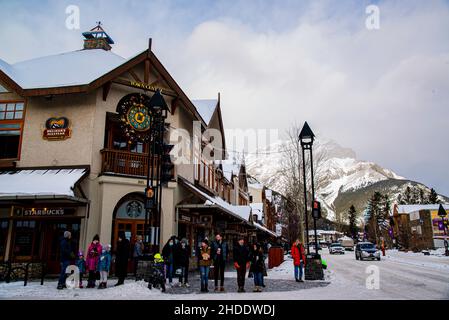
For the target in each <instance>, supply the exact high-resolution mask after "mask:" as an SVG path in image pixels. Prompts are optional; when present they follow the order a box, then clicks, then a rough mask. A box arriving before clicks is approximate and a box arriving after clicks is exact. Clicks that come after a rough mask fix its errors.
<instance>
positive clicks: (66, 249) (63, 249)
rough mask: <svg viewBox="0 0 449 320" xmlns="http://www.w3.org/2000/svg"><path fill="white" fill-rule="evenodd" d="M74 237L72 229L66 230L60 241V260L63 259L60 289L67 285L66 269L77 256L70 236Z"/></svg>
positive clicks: (59, 281) (59, 282)
mask: <svg viewBox="0 0 449 320" xmlns="http://www.w3.org/2000/svg"><path fill="white" fill-rule="evenodd" d="M71 237H72V234H71V233H70V231H65V232H64V237H63V238H62V240H61V242H60V247H59V250H60V261H61V273H60V274H59V280H58V287H57V288H58V289H64V288H65V287H66V285H65V281H66V278H67V274H66V273H65V272H66V269H67V267H68V266H69V265H70V260H73V259H74V258H75V253H74V252H73V249H72V244H71V242H70V238H71Z"/></svg>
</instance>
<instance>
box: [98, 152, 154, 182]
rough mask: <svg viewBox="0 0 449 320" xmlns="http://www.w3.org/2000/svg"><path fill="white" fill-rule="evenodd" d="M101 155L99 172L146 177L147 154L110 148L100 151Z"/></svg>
mask: <svg viewBox="0 0 449 320" xmlns="http://www.w3.org/2000/svg"><path fill="white" fill-rule="evenodd" d="M100 153H101V157H102V164H101V173H112V174H121V175H127V176H138V177H146V176H147V172H148V171H147V170H148V155H146V154H141V153H134V152H126V151H119V150H112V149H103V150H101V151H100Z"/></svg>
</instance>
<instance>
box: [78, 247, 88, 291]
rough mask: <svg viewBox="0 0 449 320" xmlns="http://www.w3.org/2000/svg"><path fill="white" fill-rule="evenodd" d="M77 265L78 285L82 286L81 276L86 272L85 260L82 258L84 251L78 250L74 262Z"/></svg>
mask: <svg viewBox="0 0 449 320" xmlns="http://www.w3.org/2000/svg"><path fill="white" fill-rule="evenodd" d="M75 264H76V266H77V267H78V271H79V275H80V283H79V287H80V288H81V289H82V288H83V276H84V274H85V273H86V260H84V253H83V252H82V251H80V252H78V259H76V262H75Z"/></svg>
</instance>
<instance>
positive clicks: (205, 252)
mask: <svg viewBox="0 0 449 320" xmlns="http://www.w3.org/2000/svg"><path fill="white" fill-rule="evenodd" d="M198 257H199V262H198V265H199V267H200V275H201V292H209V288H208V282H209V269H210V265H211V264H212V257H211V248H210V247H209V241H208V240H207V239H204V240H203V241H202V242H201V249H200V254H199V255H198Z"/></svg>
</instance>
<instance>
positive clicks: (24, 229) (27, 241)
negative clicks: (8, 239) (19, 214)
mask: <svg viewBox="0 0 449 320" xmlns="http://www.w3.org/2000/svg"><path fill="white" fill-rule="evenodd" d="M36 226H37V223H36V221H34V220H25V221H16V226H15V227H16V229H15V236H14V256H15V257H32V256H37V255H38V254H39V245H38V243H39V237H40V233H39V232H38V230H37V228H36Z"/></svg>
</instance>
